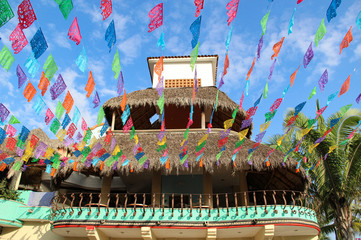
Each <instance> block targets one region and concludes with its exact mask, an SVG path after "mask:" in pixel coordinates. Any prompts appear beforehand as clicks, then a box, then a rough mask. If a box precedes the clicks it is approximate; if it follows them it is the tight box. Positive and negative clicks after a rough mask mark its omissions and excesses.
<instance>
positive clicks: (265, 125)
mask: <svg viewBox="0 0 361 240" xmlns="http://www.w3.org/2000/svg"><path fill="white" fill-rule="evenodd" d="M270 124H271V121H269V122H268V123H263V124H261V132H263V131H264V130H266V129H267V128H268V127H269V125H270Z"/></svg>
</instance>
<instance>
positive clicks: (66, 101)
mask: <svg viewBox="0 0 361 240" xmlns="http://www.w3.org/2000/svg"><path fill="white" fill-rule="evenodd" d="M73 104H74V99H73V97H72V96H71V94H70V92H69V91H68V92H67V93H66V96H65V99H64V102H63V107H64V109H65V110H66V113H67V114H69V112H70V110H71V108H72V107H73Z"/></svg>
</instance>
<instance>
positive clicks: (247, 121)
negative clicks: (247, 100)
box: [241, 118, 253, 129]
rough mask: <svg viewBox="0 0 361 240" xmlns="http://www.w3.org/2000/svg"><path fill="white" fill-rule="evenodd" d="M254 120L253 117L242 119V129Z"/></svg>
mask: <svg viewBox="0 0 361 240" xmlns="http://www.w3.org/2000/svg"><path fill="white" fill-rule="evenodd" d="M252 120H253V119H252V118H250V119H246V120H243V121H242V126H241V129H245V128H247V127H249V126H251V124H252Z"/></svg>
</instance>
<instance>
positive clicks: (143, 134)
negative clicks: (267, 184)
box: [68, 129, 307, 190]
mask: <svg viewBox="0 0 361 240" xmlns="http://www.w3.org/2000/svg"><path fill="white" fill-rule="evenodd" d="M222 131H223V129H213V130H212V132H211V133H210V134H209V136H208V139H207V144H206V146H205V151H204V155H203V167H204V170H205V171H207V172H210V173H212V172H217V169H218V168H219V169H220V168H221V167H224V166H227V168H228V169H229V170H231V171H239V170H243V171H249V172H254V171H257V172H262V171H263V172H268V171H272V170H275V171H276V175H277V173H278V174H279V175H282V176H281V177H282V178H283V177H285V178H287V179H288V180H287V181H289V182H294V183H295V184H296V185H297V184H298V185H297V186H302V187H299V188H300V189H301V190H303V188H304V185H305V182H306V181H307V180H306V174H305V171H304V170H303V169H300V170H301V171H300V172H298V173H296V165H297V162H296V161H295V160H294V159H291V158H288V160H287V161H286V162H285V166H283V158H284V154H283V153H282V152H281V151H278V150H276V151H275V152H274V153H273V154H272V155H271V156H270V158H269V161H270V164H271V165H270V166H269V167H267V166H266V164H265V159H266V156H267V153H268V152H269V151H270V150H271V148H270V147H268V146H266V145H262V144H261V145H260V146H259V147H258V148H257V149H256V151H255V152H254V154H253V155H252V157H251V161H252V165H251V166H250V165H249V164H248V159H247V158H248V150H249V149H250V148H252V147H253V144H254V142H253V141H251V140H249V139H247V138H246V139H245V142H244V144H243V147H242V149H241V150H240V151H239V153H238V155H237V157H236V160H235V165H234V164H233V162H232V155H233V150H234V148H235V143H236V142H237V141H238V140H239V139H238V134H237V133H236V132H234V131H231V133H230V135H229V140H228V142H227V144H226V150H225V151H224V152H223V154H222V156H221V158H220V161H219V166H217V164H216V162H217V160H216V155H217V154H218V153H219V152H220V148H218V143H217V142H218V140H219V135H220V133H221V132H222ZM157 133H158V131H156V130H149V131H138V132H137V134H138V137H139V142H140V144H141V147H142V148H143V150H144V152H145V155H146V156H147V157H148V159H149V160H150V164H149V169H148V170H155V171H156V170H164V169H165V166H164V165H162V164H161V162H160V158H161V156H162V154H163V152H164V151H161V152H157V150H156V149H157V147H158V145H157V142H158V139H157ZM183 134H184V130H179V131H174V130H172V131H166V137H167V146H168V151H169V160H170V169H169V171H174V170H185V169H186V167H184V166H183V165H182V164H181V162H180V158H179V154H180V153H181V152H182V151H181V150H180V144H181V142H182V140H183ZM205 134H206V130H191V131H190V132H189V138H188V140H189V143H188V164H189V168H188V169H189V170H190V171H191V169H192V168H198V167H199V162H196V155H195V153H196V146H197V143H198V141H199V140H200V139H201V138H202V137H203V136H204V135H205ZM114 137H115V139H116V141H117V144H118V145H119V146H120V148H121V150H122V151H123V153H124V154H125V156H126V157H127V159H129V160H130V163H131V167H132V170H134V172H136V173H137V172H138V173H140V172H143V171H147V170H146V169H144V167H143V165H140V164H139V163H138V162H137V160H136V159H135V157H134V155H133V147H134V140H129V134H123V133H120V132H119V131H118V132H116V133H115V134H114ZM100 142H101V143H102V145H103V146H104V147H105V148H106V149H107V151H108V152H110V153H111V149H110V144H109V145H106V144H105V143H104V139H101V140H100ZM121 164H122V162H121V158H120V159H119V162H118V165H117V169H120V170H119V171H120V172H123V174H129V170H130V166H129V165H127V166H121ZM99 166H100V162H98V164H97V165H96V166H95V168H93V167H91V169H89V170H90V171H92V172H99V173H100V174H101V175H111V174H113V173H114V171H115V170H113V169H112V166H111V167H108V166H106V164H104V166H103V170H102V171H99ZM68 168H72V165H69V166H68ZM77 168H78V170H79V171H82V170H83V171H85V170H86V169H87V168H86V167H85V166H84V164H82V163H78V165H77ZM116 171H118V170H116Z"/></svg>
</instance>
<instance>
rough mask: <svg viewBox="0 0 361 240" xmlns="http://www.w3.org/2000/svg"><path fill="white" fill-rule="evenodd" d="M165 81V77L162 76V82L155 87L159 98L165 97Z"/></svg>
mask: <svg viewBox="0 0 361 240" xmlns="http://www.w3.org/2000/svg"><path fill="white" fill-rule="evenodd" d="M163 80H164V77H163V76H162V78H161V80H160V81H159V82H158V83H157V86H156V87H155V89H156V90H157V91H158V95H159V97H162V96H163V90H164V87H163Z"/></svg>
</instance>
